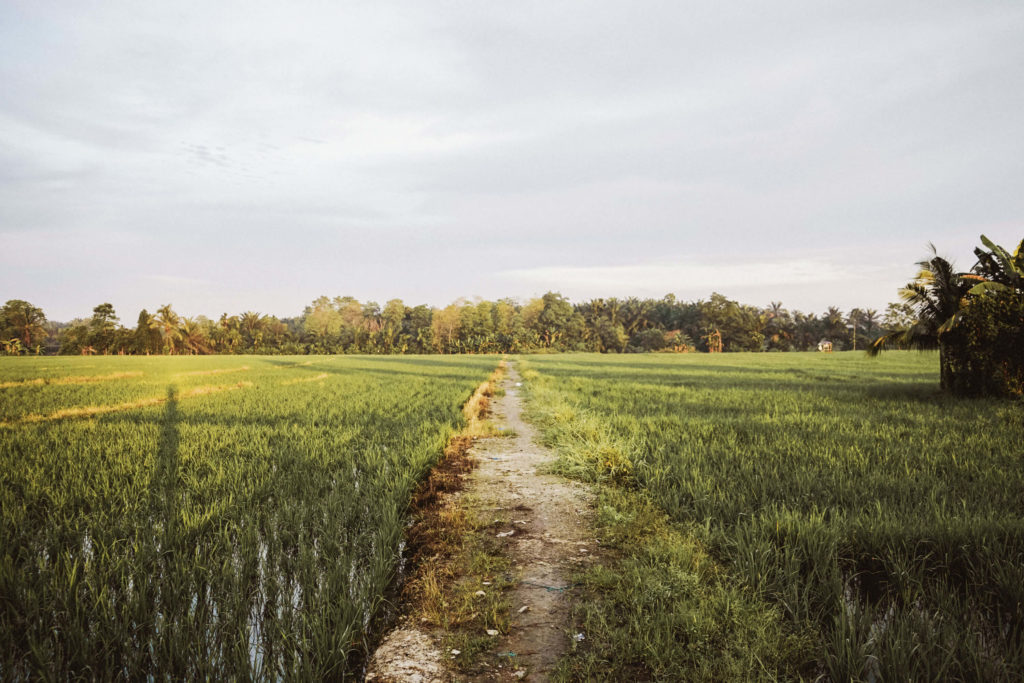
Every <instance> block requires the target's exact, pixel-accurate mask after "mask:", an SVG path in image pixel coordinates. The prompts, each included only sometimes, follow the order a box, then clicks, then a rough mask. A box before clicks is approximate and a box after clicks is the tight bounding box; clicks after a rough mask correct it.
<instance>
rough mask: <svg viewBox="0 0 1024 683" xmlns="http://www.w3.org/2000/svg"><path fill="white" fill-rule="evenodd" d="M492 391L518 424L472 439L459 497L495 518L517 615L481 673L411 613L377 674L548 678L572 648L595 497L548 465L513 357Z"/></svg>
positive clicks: (500, 417) (591, 551) (496, 404)
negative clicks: (578, 582) (577, 576)
mask: <svg viewBox="0 0 1024 683" xmlns="http://www.w3.org/2000/svg"><path fill="white" fill-rule="evenodd" d="M501 388H503V389H504V395H501V396H495V397H493V398H492V400H491V420H493V421H494V422H495V423H496V424H497V425H498V426H499V427H500V428H501V429H503V430H504V431H506V432H508V431H509V430H511V432H512V433H513V434H514V435H513V436H500V437H494V438H486V439H480V440H479V441H477V442H476V443H475V444H474V446H473V448H472V449H471V451H470V453H471V455H472V456H473V457H474V458H475V459H476V460H477V463H478V467H477V468H476V469H475V470H474V471H473V473H472V475H470V477H469V480H468V481H467V482H466V487H465V489H464V491H462V492H461V493H460V494H456V495H457V496H459V499H460V500H461V501H462V504H464V505H465V506H466V507H467V508H468V511H469V513H470V514H471V515H473V516H474V517H476V518H477V519H480V520H482V521H484V522H485V524H484V525H483V527H482V529H481V531H480V532H478V533H485V534H492V535H493V536H494V537H495V540H496V541H498V542H500V547H501V552H502V554H503V555H504V556H505V557H507V558H508V559H509V561H510V563H511V579H512V582H513V587H512V588H511V589H510V590H511V595H510V598H511V603H512V607H511V615H510V626H509V629H508V632H507V634H504V635H496V636H494V637H493V639H492V643H491V647H490V648H489V652H488V653H486V655H484V656H482V657H480V658H479V666H477V667H475V668H474V673H472V674H470V675H467V674H465V673H455V672H453V671H451V670H449V668H448V666H447V664H448V662H449V661H450V657H449V654H448V653H447V652H444V653H443V654H442V650H443V648H442V642H443V641H444V639H445V634H444V633H443V632H442V633H438V632H436V631H435V632H431V631H428V630H423V629H421V628H419V627H417V626H415V625H414V624H413V623H411V620H406V622H405V623H404V624H403V625H401V626H400V627H398V628H396V629H395V630H394V631H392V632H391V633H390V634H389V635H388V636H387V637H386V638H385V639H384V642H383V643H382V645H381V646H380V648H378V650H377V653H376V654H375V655H374V658H373V660H374V661H373V662H372V663H371V666H370V670H369V674H368V676H367V680H369V681H378V682H386V681H423V682H424V683H426V682H431V683H433V682H435V681H508V680H513V681H515V680H525V681H545V680H547V679H548V677H549V675H550V673H551V672H552V670H553V668H554V667H555V665H556V663H557V662H558V660H559V658H560V657H561V656H562V655H563V654H564V653H565V651H566V650H567V649H568V647H569V644H570V638H572V637H576V636H575V634H572V633H570V631H569V616H570V603H569V600H570V598H571V594H572V588H573V587H572V586H571V585H570V582H571V580H572V575H573V573H574V572H575V571H576V569H577V568H578V567H579V566H580V565H581V564H585V563H589V562H592V561H593V560H594V559H595V556H596V553H597V550H598V548H597V545H596V542H595V540H594V537H593V534H592V532H591V512H592V500H591V496H590V494H589V492H588V490H587V489H586V488H585V487H584V486H582V485H580V484H577V483H575V482H571V481H569V480H566V479H563V478H562V477H558V476H555V475H550V474H544V473H542V472H541V471H540V470H543V469H544V466H545V465H546V464H548V463H549V462H551V461H552V460H553V459H554V457H555V456H554V454H553V453H551V452H550V451H549V450H547V449H546V448H544V447H543V446H542V445H541V444H540V441H539V438H538V436H537V433H536V430H535V429H534V428H533V426H532V425H530V424H529V423H528V422H525V421H524V420H523V417H522V398H521V395H520V394H521V384H520V378H519V374H518V372H517V370H516V368H515V366H514V365H513V364H509V367H508V373H507V375H506V377H505V379H504V380H503V382H502V384H501Z"/></svg>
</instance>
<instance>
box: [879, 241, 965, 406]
mask: <svg viewBox="0 0 1024 683" xmlns="http://www.w3.org/2000/svg"><path fill="white" fill-rule="evenodd" d="M928 246H929V247H930V248H931V250H932V257H931V258H930V259H925V260H924V261H919V262H918V264H917V265H918V267H919V268H920V269H921V270H920V271H919V272H918V274H917V277H916V278H914V280H913V281H912V282H910V283H908V284H907V286H906V287H904V288H903V289H901V290H900V297H901V298H902V299H903V300H904V301H906V302H907V303H908V304H910V306H911V307H913V309H914V312H915V314H916V315H917V321H916V322H915V323H914V324H913V325H911V326H909V327H907V328H904V329H900V330H893V331H892V332H889V333H888V334H884V335H882V336H881V337H879V338H878V339H876V340H875V341H874V343H873V344H871V346H870V347H869V348H868V354H869V355H871V356H877V355H878V354H879V353H881V352H882V350H883V349H885V348H886V347H889V346H900V347H903V348H909V349H919V350H926V349H938V350H939V373H940V385H941V387H942V388H943V389H949V388H951V387H952V381H953V365H952V358H951V353H950V348H949V345H948V343H947V340H946V339H945V338H944V337H945V335H946V334H947V333H948V332H949V331H950V330H951V329H952V328H953V327H954V326H955V325H956V322H957V314H958V313H959V312H960V309H961V308H962V307H963V303H964V297H965V296H966V295H967V291H968V289H969V288H970V281H969V280H967V279H965V278H964V277H963V275H962V274H961V273H957V272H956V271H955V270H954V267H953V264H952V263H950V262H949V261H947V260H946V259H944V258H942V257H941V256H939V255H938V253H937V252H936V250H935V246H934V245H931V244H930V245H928Z"/></svg>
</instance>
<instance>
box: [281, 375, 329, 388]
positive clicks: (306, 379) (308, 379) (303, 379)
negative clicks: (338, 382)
mask: <svg viewBox="0 0 1024 683" xmlns="http://www.w3.org/2000/svg"><path fill="white" fill-rule="evenodd" d="M322 379H327V373H326V372H321V373H320V374H319V375H316V376H315V377H300V378H299V379H290V380H288V381H287V382H282V384H283V385H285V386H287V385H289V384H299V383H300V382H319V381H320V380H322Z"/></svg>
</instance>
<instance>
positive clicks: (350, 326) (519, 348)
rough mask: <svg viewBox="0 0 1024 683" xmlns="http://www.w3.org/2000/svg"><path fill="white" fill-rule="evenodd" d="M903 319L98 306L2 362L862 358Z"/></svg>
mask: <svg viewBox="0 0 1024 683" xmlns="http://www.w3.org/2000/svg"><path fill="white" fill-rule="evenodd" d="M12 303H24V302H9V304H12ZM36 310H38V309H36ZM39 314H40V315H42V312H41V311H39ZM907 315H908V313H907V310H906V307H905V306H903V305H898V304H892V305H890V308H889V310H888V311H887V312H886V314H885V316H879V314H878V312H877V311H873V310H870V309H869V310H861V309H857V308H855V309H853V310H851V311H850V312H849V313H848V314H844V313H843V312H842V311H840V310H839V309H838V308H836V307H834V306H833V307H830V308H829V309H828V310H827V311H826V312H825V313H824V314H823V315H821V316H820V317H819V316H817V315H814V314H804V313H801V312H799V311H795V312H790V311H787V310H786V309H785V308H783V307H782V304H780V303H778V302H774V303H772V305H771V306H769V307H768V308H764V309H761V308H757V307H755V306H746V305H742V304H739V303H737V302H736V301H732V300H730V299H729V298H727V297H725V296H724V295H722V294H712V295H711V298H710V299H709V300H707V301H695V302H683V301H678V300H676V298H675V296H673V295H671V294H669V295H666V296H665V297H664V298H662V299H638V298H632V297H631V298H628V299H615V298H611V299H593V300H591V301H587V302H584V303H578V304H573V303H571V302H570V301H569V300H567V299H566V298H565V297H563V296H561V295H560V294H556V293H554V292H548V293H547V294H545V295H544V296H542V297H540V298H537V299H531V300H530V301H528V302H526V303H525V304H520V303H519V302H517V301H515V300H513V299H501V300H498V301H479V300H478V301H473V302H470V301H466V300H464V299H460V300H459V301H456V302H454V303H452V304H450V305H448V306H446V307H444V308H431V307H429V306H426V305H419V306H411V307H410V306H406V305H405V304H404V303H403V302H402V300H401V299H392V300H391V301H388V302H387V304H385V305H384V307H383V308H381V307H380V306H379V305H378V304H377V303H375V302H373V301H370V302H366V303H360V302H359V301H357V300H356V299H353V298H352V297H334V298H333V299H331V298H328V297H325V296H324V297H320V298H318V299H316V300H315V301H313V303H312V304H310V305H309V306H307V307H306V310H305V311H304V312H303V313H302V315H301V316H298V317H296V318H288V319H284V320H281V319H278V318H275V317H273V316H268V315H261V314H259V313H256V312H253V311H248V312H246V313H243V314H242V315H231V316H229V315H228V314H226V313H225V314H224V315H222V316H221V317H220V318H219V319H218V320H216V321H214V320H210V319H208V318H205V317H203V316H199V317H198V318H185V317H181V316H179V315H178V314H177V313H176V312H175V311H174V309H173V308H172V307H171V306H170V305H165V306H161V307H160V308H159V309H157V311H156V313H150V312H149V311H148V310H145V309H143V310H142V311H141V312H140V313H139V315H138V320H137V322H136V326H135V328H134V329H130V328H127V327H123V326H120V325H119V324H118V322H119V321H118V317H117V315H116V314H115V311H114V308H113V306H111V305H110V304H100V305H99V306H97V307H96V308H95V309H94V310H93V315H92V317H91V318H87V319H79V320H75V321H73V322H71V323H69V324H66V325H64V324H54V323H50V324H48V325H47V326H45V327H43V328H40V332H39V334H41V335H43V336H42V337H39V339H42V340H43V341H44V342H45V344H46V345H45V346H43V347H39V348H36V347H32V348H31V349H30V348H29V347H27V346H25V345H23V344H21V343H20V342H19V343H18V344H17V345H15V344H14V343H13V342H12V343H11V345H10V348H9V349H8V350H7V351H8V352H9V353H13V354H20V353H25V352H27V351H33V352H36V351H39V350H41V351H43V352H47V353H51V352H57V351H59V352H60V353H63V354H75V355H77V354H83V355H92V354H188V355H191V354H210V353H222V354H223V353H229V354H230V353H247V354H255V353H259V354H281V353H291V354H297V353H311V354H320V353H325V354H342V353H363V354H399V353H417V354H422V353H444V354H452V353H498V352H500V353H519V352H526V351H531V350H543V351H549V350H554V351H600V352H647V351H662V350H664V351H694V350H696V351H706V350H707V349H708V335H709V334H711V333H713V332H716V331H717V332H718V333H720V334H721V336H722V341H723V346H724V350H725V351H761V350H764V351H790V350H801V351H806V350H808V349H814V348H816V347H817V344H818V342H819V341H822V340H826V339H827V340H830V341H832V343H833V344H834V347H835V348H836V350H838V349H843V348H851V347H852V348H855V349H856V348H864V347H865V346H866V345H867V344H868V343H870V341H871V340H873V339H874V338H875V337H877V336H878V335H879V334H881V333H883V332H885V331H887V330H890V329H893V328H894V327H899V326H900V325H902V324H903V323H904V321H905V319H906V316H907ZM43 322H44V323H45V318H43ZM19 330H20V328H16V329H15V328H12V329H11V330H10V332H9V334H12V335H13V334H15V333H17V334H21V332H20V331H19ZM858 345H859V346H858ZM37 347H38V339H37Z"/></svg>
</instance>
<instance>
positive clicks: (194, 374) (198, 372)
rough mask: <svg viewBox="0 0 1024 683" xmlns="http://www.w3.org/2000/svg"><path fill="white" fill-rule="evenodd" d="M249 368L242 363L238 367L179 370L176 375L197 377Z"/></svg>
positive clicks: (224, 373)
mask: <svg viewBox="0 0 1024 683" xmlns="http://www.w3.org/2000/svg"><path fill="white" fill-rule="evenodd" d="M248 369H249V366H248V365H242V366H240V367H237V368H217V369H215V370H194V371H192V372H179V373H176V374H175V375H174V376H175V377H197V376H199V375H226V374H228V373H229V372H245V371H246V370H248Z"/></svg>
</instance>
